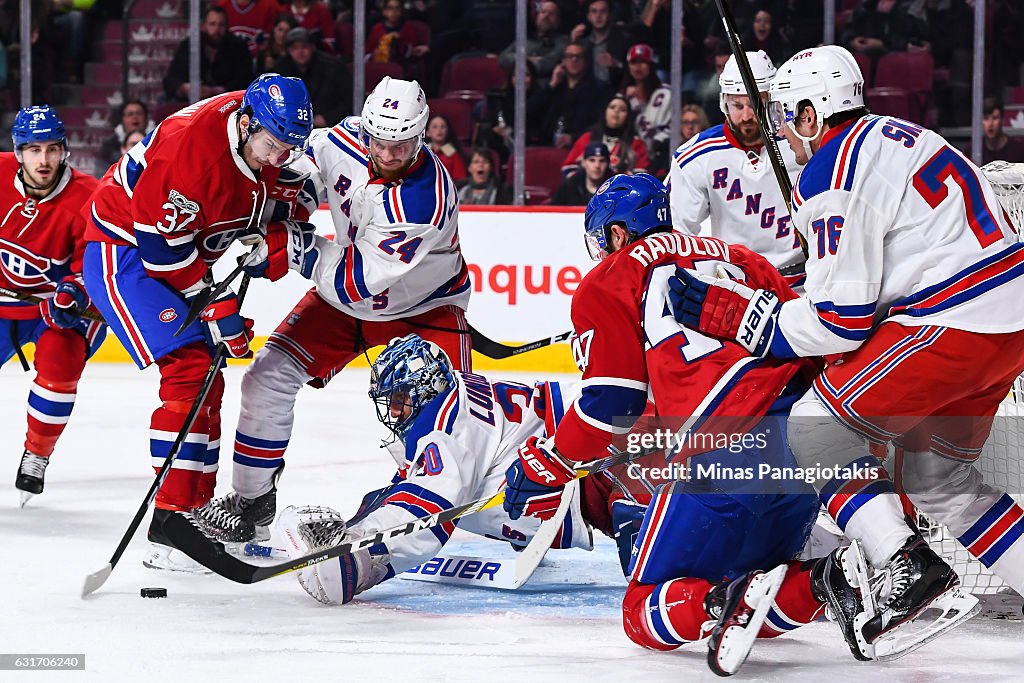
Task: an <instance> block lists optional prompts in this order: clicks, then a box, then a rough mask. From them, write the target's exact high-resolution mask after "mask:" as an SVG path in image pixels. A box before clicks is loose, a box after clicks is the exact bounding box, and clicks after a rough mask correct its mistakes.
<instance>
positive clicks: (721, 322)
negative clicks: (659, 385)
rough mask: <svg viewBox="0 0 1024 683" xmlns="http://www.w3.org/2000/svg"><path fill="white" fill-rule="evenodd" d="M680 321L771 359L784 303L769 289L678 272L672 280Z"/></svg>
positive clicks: (672, 295)
mask: <svg viewBox="0 0 1024 683" xmlns="http://www.w3.org/2000/svg"><path fill="white" fill-rule="evenodd" d="M668 287H669V294H668V298H669V302H670V303H671V304H672V314H673V316H674V317H675V319H676V321H678V322H679V323H681V324H683V325H685V326H686V327H689V328H690V329H693V330H698V331H700V332H703V333H704V334H706V335H709V336H711V337H717V338H718V339H731V340H734V341H736V342H737V343H738V344H739V345H740V346H742V347H743V348H745V349H746V350H747V351H749V352H750V354H751V355H753V356H756V357H758V358H764V357H765V356H767V355H768V352H769V349H770V347H771V341H772V337H773V336H774V335H775V323H776V318H777V316H778V313H779V308H780V307H781V305H782V304H781V303H780V302H779V298H778V297H777V296H775V295H774V294H772V293H771V292H769V291H768V290H766V289H751V288H750V287H747V286H746V285H744V284H743V283H741V282H737V281H736V280H730V279H728V278H718V277H713V276H710V275H703V274H701V273H695V272H693V271H690V270H687V269H685V268H676V273H675V275H673V276H672V277H670V278H669V280H668Z"/></svg>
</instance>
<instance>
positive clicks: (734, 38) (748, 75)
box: [715, 0, 807, 257]
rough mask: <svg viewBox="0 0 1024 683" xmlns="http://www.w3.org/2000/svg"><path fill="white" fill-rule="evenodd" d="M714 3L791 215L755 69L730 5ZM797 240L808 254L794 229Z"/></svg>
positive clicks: (789, 190) (789, 192) (789, 191)
mask: <svg viewBox="0 0 1024 683" xmlns="http://www.w3.org/2000/svg"><path fill="white" fill-rule="evenodd" d="M715 4H716V5H718V13H719V14H721V15H722V24H723V25H724V26H725V35H726V37H727V38H728V39H729V47H730V48H731V49H732V54H733V57H735V58H736V65H737V66H738V67H739V69H740V75H741V76H742V77H743V87H744V88H745V89H746V91H747V97H748V98H749V99H750V106H752V107H753V108H754V116H755V118H756V119H757V127H758V129H760V131H761V140H763V141H764V145H765V147H766V148H767V149H768V160H769V161H770V162H771V164H772V170H773V171H774V172H775V181H776V182H777V183H778V184H779V189H780V190H782V198H783V200H784V201H785V202H786V210H787V211H788V212H789V215H791V216H792V215H793V205H792V202H793V200H792V196H793V183H792V182H791V181H790V179H789V173H788V172H787V171H786V165H785V163H783V161H782V152H781V151H779V142H778V140H776V139H775V133H774V132H772V129H771V126H769V125H768V112H767V109H766V107H765V104H764V102H762V101H761V93H759V92H758V90H757V82H756V81H755V80H754V72H753V71H751V69H750V62H749V61H747V53H746V51H745V50H744V49H743V43H742V41H740V35H739V33H737V31H736V21H735V20H734V19H733V16H732V9H731V8H730V7H729V0H715ZM796 235H797V239H799V240H800V248H801V249H802V250H803V252H804V256H805V257H806V256H807V242H806V240H804V237H803V235H801V234H800V232H799V231H796Z"/></svg>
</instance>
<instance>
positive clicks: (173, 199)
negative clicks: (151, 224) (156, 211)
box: [156, 190, 199, 234]
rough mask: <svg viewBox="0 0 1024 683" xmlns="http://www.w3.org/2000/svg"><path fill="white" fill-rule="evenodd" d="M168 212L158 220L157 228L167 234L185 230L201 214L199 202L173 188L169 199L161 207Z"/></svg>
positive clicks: (168, 196)
mask: <svg viewBox="0 0 1024 683" xmlns="http://www.w3.org/2000/svg"><path fill="white" fill-rule="evenodd" d="M160 208H161V209H163V210H164V211H166V212H167V213H165V214H164V217H163V218H162V219H160V220H158V221H157V222H156V229H157V230H159V231H160V232H162V233H164V234H167V233H172V232H180V231H182V230H184V229H185V228H186V227H187V226H188V224H189V223H191V222H192V221H194V220H195V219H196V216H197V215H199V204H197V203H196V202H194V201H192V200H190V199H188V198H186V197H185V195H183V194H181V193H180V192H178V191H177V190H171V191H170V193H168V195H167V201H166V202H164V203H163V205H162V206H161V207H160Z"/></svg>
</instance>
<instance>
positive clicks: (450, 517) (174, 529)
mask: <svg viewBox="0 0 1024 683" xmlns="http://www.w3.org/2000/svg"><path fill="white" fill-rule="evenodd" d="M656 452H657V451H649V450H641V451H638V452H635V453H630V452H628V451H625V452H623V451H617V452H616V453H615V454H613V455H609V456H607V457H605V458H602V459H600V460H595V461H594V462H591V463H588V464H587V465H586V466H585V467H580V468H579V469H577V470H576V478H577V479H581V478H583V477H586V476H588V475H590V474H593V473H595V472H600V471H601V470H606V469H608V468H610V467H614V466H616V465H622V464H624V463H627V462H632V461H634V460H637V459H638V458H640V457H643V456H645V455H653V454H654V453H656ZM504 500H505V490H504V489H502V490H501V491H498V493H496V494H494V495H493V496H490V497H488V498H481V499H479V500H474V501H472V502H470V503H466V504H464V505H457V506H455V507H453V508H449V509H447V510H442V511H440V512H435V513H434V514H432V515H427V516H426V517H420V518H418V519H414V520H413V521H411V522H407V523H405V524H400V525H398V526H394V527H391V528H390V529H385V530H383V531H377V532H375V533H373V534H370V535H367V536H362V537H360V538H356V539H352V540H350V541H345V542H343V543H340V544H338V545H336V546H332V547H330V548H325V549H322V550H318V551H316V552H314V553H310V554H308V555H303V556H302V557H297V558H294V559H292V560H289V561H287V562H278V563H275V564H267V565H253V564H249V563H248V562H245V561H244V560H241V559H239V558H238V557H235V556H234V555H232V554H230V553H229V552H228V551H227V550H226V549H225V548H224V544H223V543H221V542H219V541H216V540H214V539H212V538H210V537H209V536H207V535H206V534H204V533H203V532H202V531H201V530H200V529H199V528H198V527H196V526H195V525H194V524H193V523H192V521H191V520H190V518H189V517H187V516H185V515H182V514H179V513H175V514H173V515H171V516H170V517H169V518H168V519H167V521H166V522H164V533H166V534H167V537H168V538H170V539H171V541H173V542H174V545H175V546H176V547H177V548H178V549H179V550H181V551H182V552H184V553H185V554H187V555H188V556H189V557H191V558H192V559H193V560H195V561H196V562H198V563H199V564H201V565H203V566H204V567H206V568H207V569H210V570H211V571H213V572H214V573H216V574H219V575H221V576H223V577H224V578H226V579H229V580H231V581H234V582H235V583H257V582H259V581H265V580H266V579H269V578H273V577H275V576H278V575H280V574H287V573H288V572H294V571H298V570H300V569H305V568H306V567H309V566H312V565H314V564H319V563H320V562H324V561H326V560H329V559H331V558H332V557H339V556H341V555H347V554H349V553H352V552H354V551H357V550H362V549H364V548H369V547H370V546H372V545H376V544H378V543H384V542H386V541H388V540H390V539H392V538H397V537H400V536H407V535H409V534H414V533H416V532H418V531H423V530H424V529H429V528H431V527H435V526H438V525H439V524H446V523H448V522H453V521H455V520H456V519H459V518H460V517H465V516H467V515H471V514H473V513H474V512H480V511H481V510H486V509H488V508H492V507H495V506H497V505H501V504H502V502H503V501H504ZM539 561H540V560H539V559H538V562H539Z"/></svg>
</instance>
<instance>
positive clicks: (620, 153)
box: [562, 95, 651, 176]
mask: <svg viewBox="0 0 1024 683" xmlns="http://www.w3.org/2000/svg"><path fill="white" fill-rule="evenodd" d="M591 142H600V143H603V144H604V146H605V148H607V149H608V152H609V167H610V169H611V173H612V174H615V173H646V172H647V171H648V170H649V169H650V168H651V165H650V160H649V159H648V158H647V146H646V145H644V142H643V140H641V139H640V138H638V137H637V135H636V128H635V126H634V124H633V112H632V110H630V108H629V100H627V99H626V98H625V97H623V96H622V95H613V96H612V98H611V99H610V100H608V104H606V105H605V108H604V116H603V117H602V118H601V120H600V121H598V122H597V123H596V124H594V127H593V128H591V129H590V130H589V131H587V132H585V133H584V134H583V135H581V136H580V137H579V139H577V140H576V142H575V143H574V144H573V146H572V149H570V150H569V153H568V154H567V155H566V156H565V161H563V162H562V175H565V176H568V175H569V174H571V173H573V172H574V171H575V170H576V169H577V168H579V164H580V162H581V161H583V159H584V157H585V154H584V152H585V150H586V149H587V147H588V146H589V145H590V143H591Z"/></svg>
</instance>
